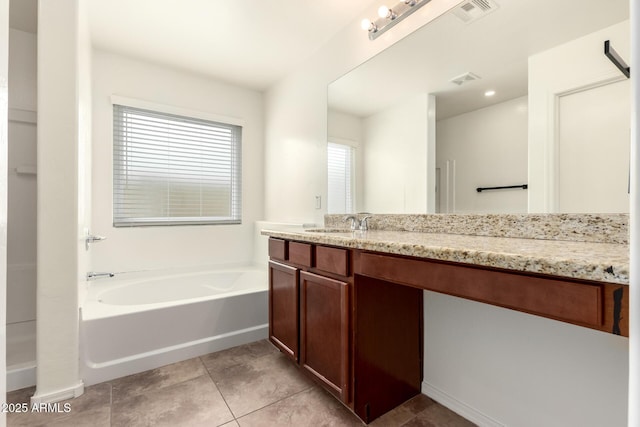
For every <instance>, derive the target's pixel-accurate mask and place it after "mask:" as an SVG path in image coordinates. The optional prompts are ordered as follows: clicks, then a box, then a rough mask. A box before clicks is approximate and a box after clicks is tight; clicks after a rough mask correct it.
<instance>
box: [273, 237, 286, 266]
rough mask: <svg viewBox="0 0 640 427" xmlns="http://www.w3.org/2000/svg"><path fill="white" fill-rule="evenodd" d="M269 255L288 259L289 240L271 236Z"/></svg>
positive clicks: (283, 259)
mask: <svg viewBox="0 0 640 427" xmlns="http://www.w3.org/2000/svg"><path fill="white" fill-rule="evenodd" d="M269 256H270V257H271V258H274V259H279V260H282V261H286V260H287V242H286V241H285V240H281V239H274V238H273V237H270V238H269Z"/></svg>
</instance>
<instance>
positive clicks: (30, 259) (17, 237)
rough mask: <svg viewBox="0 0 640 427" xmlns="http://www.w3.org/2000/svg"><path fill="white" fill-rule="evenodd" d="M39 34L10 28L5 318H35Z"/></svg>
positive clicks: (21, 319)
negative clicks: (28, 170)
mask: <svg viewBox="0 0 640 427" xmlns="http://www.w3.org/2000/svg"><path fill="white" fill-rule="evenodd" d="M36 57H37V52H36V35H35V34H31V33H27V32H24V31H19V30H15V29H10V31H9V129H8V132H9V160H8V161H9V165H8V167H9V175H8V185H9V204H8V209H9V211H8V224H7V228H8V230H7V233H8V235H7V245H8V254H7V270H8V271H7V299H8V301H9V304H8V306H7V323H8V324H11V323H18V322H26V321H35V318H36V175H35V174H31V173H17V172H16V168H22V167H27V168H35V165H36V106H37V99H36Z"/></svg>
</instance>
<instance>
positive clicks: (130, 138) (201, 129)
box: [113, 104, 242, 227]
mask: <svg viewBox="0 0 640 427" xmlns="http://www.w3.org/2000/svg"><path fill="white" fill-rule="evenodd" d="M241 137H242V128H241V127H240V126H235V125H229V124H225V123H216V122H212V121H207V120H202V119H196V118H189V117H182V116H177V115H173V114H165V113H159V112H154V111H149V110H143V109H139V108H133V107H127V106H123V105H115V104H114V106H113V224H114V226H116V227H118V226H135V225H177V224H239V223H240V222H241V204H242V201H241V169H242V165H241V159H242V156H241Z"/></svg>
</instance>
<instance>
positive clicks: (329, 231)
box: [305, 228, 353, 233]
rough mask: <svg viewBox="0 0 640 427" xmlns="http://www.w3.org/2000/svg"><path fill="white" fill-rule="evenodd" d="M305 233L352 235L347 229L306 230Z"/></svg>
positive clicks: (351, 231)
mask: <svg viewBox="0 0 640 427" xmlns="http://www.w3.org/2000/svg"><path fill="white" fill-rule="evenodd" d="M305 231H308V232H310V233H353V230H349V229H348V228H308V229H306V230H305Z"/></svg>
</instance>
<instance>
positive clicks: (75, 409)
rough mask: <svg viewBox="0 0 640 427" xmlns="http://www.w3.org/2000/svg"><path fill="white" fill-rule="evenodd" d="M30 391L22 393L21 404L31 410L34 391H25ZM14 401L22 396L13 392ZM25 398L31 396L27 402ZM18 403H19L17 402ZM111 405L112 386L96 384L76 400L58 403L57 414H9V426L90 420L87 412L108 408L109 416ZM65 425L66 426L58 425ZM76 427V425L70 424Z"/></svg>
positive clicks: (30, 412) (29, 412)
mask: <svg viewBox="0 0 640 427" xmlns="http://www.w3.org/2000/svg"><path fill="white" fill-rule="evenodd" d="M25 390H29V391H25V392H23V393H22V396H21V397H20V399H21V403H27V404H28V405H29V408H30V409H31V408H32V407H31V403H30V401H29V399H30V397H31V395H32V394H33V391H32V390H31V389H25ZM12 393H13V395H12V399H14V400H15V399H17V398H18V397H19V396H20V394H19V393H15V392H12ZM25 396H29V397H27V398H26V400H25ZM16 403H17V402H16ZM67 404H68V405H69V411H70V412H65V405H67ZM110 405H111V384H108V383H102V384H96V385H94V386H91V387H87V388H86V389H85V391H84V393H83V394H82V395H81V396H79V397H77V398H75V399H67V400H64V401H62V402H58V403H57V404H56V407H57V408H59V411H55V412H44V411H43V412H32V411H28V412H26V413H9V414H7V425H9V426H39V425H49V424H50V423H54V422H57V421H58V420H62V419H66V418H71V417H73V418H75V417H77V419H79V420H82V419H90V418H91V417H90V416H87V417H85V412H94V411H98V412H100V411H102V412H104V411H103V410H104V409H105V408H106V413H107V415H108V414H109V407H110ZM102 412H101V413H102ZM57 425H64V424H57ZM69 425H75V424H69ZM97 425H107V426H108V425H109V423H108V422H107V423H106V424H97Z"/></svg>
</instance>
